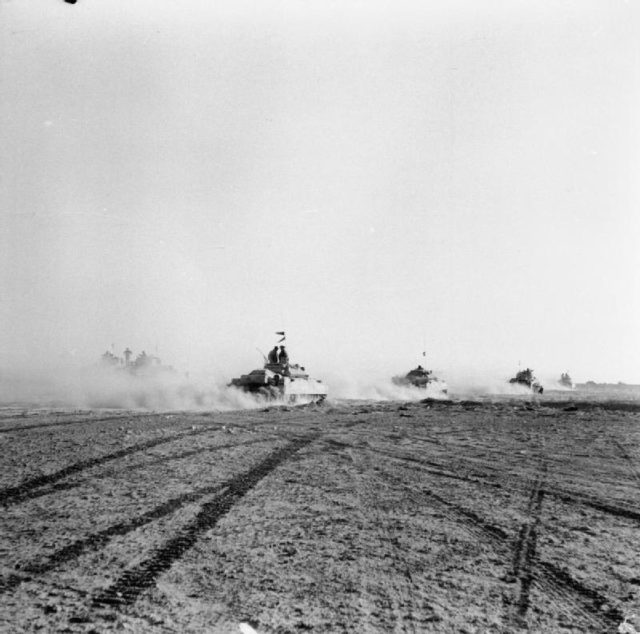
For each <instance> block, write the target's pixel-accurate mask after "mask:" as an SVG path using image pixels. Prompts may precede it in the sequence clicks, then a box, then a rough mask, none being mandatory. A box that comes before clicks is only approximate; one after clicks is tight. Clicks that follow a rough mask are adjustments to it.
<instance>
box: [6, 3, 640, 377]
mask: <svg viewBox="0 0 640 634" xmlns="http://www.w3.org/2000/svg"><path fill="white" fill-rule="evenodd" d="M0 11H1V13H2V15H1V16H0V29H1V32H0V37H1V42H0V46H1V49H0V84H1V85H0V108H1V112H0V114H1V121H2V127H1V139H0V177H1V181H0V204H1V216H0V266H1V270H0V320H1V322H0V323H1V328H0V354H2V356H3V357H4V363H5V364H6V363H12V362H16V361H17V360H20V359H23V360H24V358H25V357H30V358H31V359H32V360H37V359H39V358H40V357H43V356H47V357H49V358H72V357H75V358H76V359H82V360H83V361H87V360H88V361H91V360H94V359H96V358H97V357H98V356H99V355H100V354H101V353H102V352H104V350H106V349H108V348H110V347H111V345H112V344H114V346H115V350H116V352H120V351H121V350H122V349H124V348H125V347H126V346H130V347H131V348H132V349H134V350H135V351H139V350H141V349H146V351H147V352H153V351H155V350H156V348H157V350H158V353H159V355H160V356H161V357H162V358H163V360H165V361H166V362H168V363H171V364H173V365H175V366H176V367H179V368H180V369H182V370H188V369H190V368H195V367H200V366H208V367H210V368H212V369H215V370H216V371H218V372H219V373H220V374H221V375H228V376H232V375H233V374H234V373H237V372H238V371H240V370H243V371H248V370H250V369H251V368H252V367H255V366H256V365H257V362H258V361H259V355H258V353H257V352H256V347H258V348H261V349H262V350H264V351H266V350H267V349H268V348H269V347H270V346H271V345H273V344H274V343H275V335H274V334H273V333H274V332H275V331H277V330H282V329H286V331H287V334H288V339H287V341H288V343H289V347H290V351H291V354H292V356H293V357H294V360H299V361H301V362H302V363H303V364H305V365H307V367H308V368H309V369H311V370H312V371H315V372H314V374H316V375H318V376H322V373H323V372H328V371H330V370H331V369H332V368H333V369H335V368H336V367H339V368H340V369H341V371H344V372H362V371H366V370H367V369H371V368H374V367H375V368H377V369H378V370H380V369H381V368H382V369H383V370H384V372H387V369H388V374H396V373H398V372H399V371H401V370H403V369H407V370H408V369H409V368H410V367H412V366H414V365H415V363H416V362H417V360H418V355H419V353H420V352H421V351H422V349H423V346H426V349H427V354H428V358H427V360H428V363H429V364H430V365H431V366H433V367H436V368H438V369H440V370H442V371H444V372H445V373H447V372H448V373H455V372H457V371H462V370H464V369H468V368H476V369H482V368H487V371H491V372H496V373H499V372H504V373H506V375H508V374H509V373H512V372H514V371H515V370H516V369H517V367H518V363H521V364H522V365H523V366H525V365H529V366H532V367H534V368H535V369H536V370H537V371H538V372H539V373H541V374H548V375H552V376H553V375H559V374H560V372H562V371H564V370H569V371H570V372H571V374H572V375H573V376H574V378H575V379H577V380H580V381H584V380H588V379H594V380H601V381H618V380H623V381H627V382H637V383H640V355H639V353H640V249H639V248H638V247H639V244H640V178H639V176H640V119H639V115H638V113H640V3H639V2H636V1H629V2H627V1H624V0H597V1H594V0H561V1H558V0H536V1H535V2H534V1H527V2H519V1H514V0H504V1H501V2H499V1H493V0H487V1H478V0H473V1H469V2H451V1H449V0H446V1H445V0H433V1H431V2H423V1H420V2H418V1H416V2H408V1H404V2H403V1H398V0H393V1H389V2H372V1H366V2H364V1H362V2H359V1H355V0H354V1H351V2H349V1H346V2H345V1H340V2H330V1H327V0H321V1H320V0H318V1H314V0H304V1H303V0H297V1H294V0H283V1H268V0H267V1H265V0H256V1H255V2H243V1H238V0H230V1H229V2H224V1H222V2H213V1H211V0H187V1H185V2H178V1H177V0H175V1H169V0H136V1H135V2H131V1H130V0H126V1H125V0H78V2H77V4H75V5H70V4H66V3H64V2H62V0H0ZM423 340H424V344H423Z"/></svg>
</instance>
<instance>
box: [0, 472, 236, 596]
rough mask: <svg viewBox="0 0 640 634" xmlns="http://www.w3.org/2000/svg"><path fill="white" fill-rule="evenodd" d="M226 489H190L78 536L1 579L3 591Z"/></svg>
mask: <svg viewBox="0 0 640 634" xmlns="http://www.w3.org/2000/svg"><path fill="white" fill-rule="evenodd" d="M224 488H225V485H224V484H218V485H215V486H209V487H201V488H199V489H196V490H195V491H191V492H189V493H185V494H183V495H179V496H177V497H174V498H171V499H170V500H167V501H166V502H164V503H162V504H160V505H159V506H157V507H156V508H154V509H151V510H150V511H147V512H146V513H143V514H142V515H139V516H137V517H134V518H133V519H131V520H129V521H126V522H120V523H118V524H114V525H113V526H109V528H106V529H104V530H102V531H98V532H97V533H93V534H91V535H88V536H87V537H84V538H83V539H78V540H76V541H75V542H73V543H71V544H69V545H68V546H65V547H64V548H61V549H60V550H57V551H56V552H54V553H53V554H52V555H50V556H49V557H47V559H45V560H44V561H40V562H37V561H36V562H31V563H28V564H24V565H22V566H21V568H20V574H19V575H15V574H14V575H9V576H8V577H6V578H4V579H1V578H0V594H3V593H5V592H8V591H10V590H13V589H14V588H16V587H17V586H19V585H20V584H21V583H23V582H24V581H28V580H30V579H31V576H34V575H42V574H45V573H47V572H49V571H51V570H54V569H55V568H57V567H58V566H61V565H63V564H65V563H67V562H69V561H72V560H74V559H77V558H78V557H80V555H82V554H83V553H85V552H87V551H95V550H99V549H100V548H102V547H103V546H105V545H106V544H107V543H108V542H109V541H110V540H111V538H112V537H116V536H123V535H127V534H128V533H131V532H132V531H134V530H136V529H138V528H140V527H141V526H145V525H146V524H149V523H151V522H153V521H155V520H158V519H161V518H163V517H165V516H167V515H171V514H172V513H175V512H176V511H178V510H179V509H180V508H182V507H183V506H185V505H186V504H191V503H193V502H197V501H199V500H200V499H202V498H203V497H205V496H206V495H211V494H212V493H218V492H219V491H221V490H222V489H224Z"/></svg>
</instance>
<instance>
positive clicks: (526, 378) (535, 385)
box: [509, 368, 544, 394]
mask: <svg viewBox="0 0 640 634" xmlns="http://www.w3.org/2000/svg"><path fill="white" fill-rule="evenodd" d="M509 383H517V384H518V385H525V386H526V387H528V388H529V389H530V390H531V391H533V392H536V393H537V394H542V392H544V388H543V387H542V385H541V384H540V382H539V381H538V379H536V377H535V376H534V375H533V370H532V369H531V368H527V369H526V370H520V371H519V372H518V373H517V374H516V375H515V376H514V377H513V378H512V379H509Z"/></svg>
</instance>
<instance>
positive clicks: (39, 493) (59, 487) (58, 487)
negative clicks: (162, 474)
mask: <svg viewBox="0 0 640 634" xmlns="http://www.w3.org/2000/svg"><path fill="white" fill-rule="evenodd" d="M271 440H275V438H260V439H257V440H247V441H245V442H240V443H234V444H227V445H216V446H215V447H204V448H200V449H190V450H189V451H183V452H181V453H177V454H172V455H170V456H163V457H162V458H156V459H155V460H150V461H149V462H142V463H139V464H133V465H127V466H126V467H123V468H122V469H118V470H114V469H111V470H108V471H107V472H106V473H102V474H101V477H104V476H111V475H116V476H117V475H120V474H122V473H124V472H125V471H135V470H136V469H146V468H147V467H152V466H154V465H159V464H165V463H167V462H171V461H172V460H182V459H183V458H189V457H191V456H196V455H198V454H202V453H213V452H215V451H219V450H221V449H235V448H236V447H245V446H246V445H257V444H260V443H265V442H270V441H271ZM80 484H81V483H80V482H75V481H73V482H58V483H57V484H53V485H52V486H48V487H45V488H43V489H38V490H36V491H32V492H31V493H29V495H28V496H25V497H24V498H23V499H21V500H20V502H23V501H25V500H34V499H36V498H39V497H43V496H45V495H51V494H52V493H58V492H60V491H67V490H69V489H74V488H75V487H77V486H79V485H80Z"/></svg>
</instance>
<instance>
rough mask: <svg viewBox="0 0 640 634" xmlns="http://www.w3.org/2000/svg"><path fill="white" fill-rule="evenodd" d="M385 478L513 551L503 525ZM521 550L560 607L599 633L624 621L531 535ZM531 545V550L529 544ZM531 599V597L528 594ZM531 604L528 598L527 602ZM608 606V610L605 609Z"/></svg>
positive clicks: (533, 500)
mask: <svg viewBox="0 0 640 634" xmlns="http://www.w3.org/2000/svg"><path fill="white" fill-rule="evenodd" d="M384 478H385V479H391V480H396V481H397V482H398V484H400V485H401V486H402V487H403V488H404V489H405V490H406V492H407V498H408V499H410V500H412V501H413V502H414V503H416V504H418V505H420V504H422V503H424V502H425V501H427V502H428V501H431V500H435V501H437V502H439V503H440V505H441V509H442V510H443V512H444V514H445V516H447V517H448V518H449V519H450V520H451V521H452V522H454V523H459V521H460V520H462V525H463V526H464V528H465V529H466V530H467V532H469V533H470V534H471V535H473V536H474V537H477V538H478V539H480V540H484V541H487V542H489V543H490V544H491V545H493V546H494V547H495V548H496V549H497V550H499V551H502V552H506V551H508V550H510V548H509V542H511V535H510V534H509V533H508V532H507V531H505V530H504V529H503V528H501V527H499V526H494V525H493V524H490V523H489V522H487V521H485V520H483V519H482V518H480V517H479V516H478V515H476V513H474V512H473V511H471V510H469V509H465V508H463V507H461V506H458V505H457V504H455V503H453V502H450V501H449V500H447V499H445V498H443V497H442V496H440V495H438V494H437V493H435V492H434V491H431V490H429V489H421V490H416V489H415V488H413V487H409V486H408V485H407V484H406V483H405V482H404V481H402V480H401V479H399V478H397V477H396V476H393V475H392V474H389V473H388V472H385V474H384ZM544 493H545V490H544V489H543V488H542V486H540V488H539V491H537V492H535V494H532V495H531V497H530V504H531V510H532V512H533V513H535V512H536V507H537V505H538V500H539V504H540V505H541V504H542V499H543V495H544ZM522 543H523V546H522V547H521V548H522V550H523V552H525V553H526V551H527V550H528V551H529V555H528V559H529V561H528V562H527V561H526V559H527V557H526V556H525V564H528V567H527V568H526V570H527V571H528V573H527V575H528V577H530V579H531V583H529V587H530V586H531V584H532V583H535V584H536V585H537V586H538V587H540V589H541V590H542V591H543V592H545V594H547V595H548V596H550V597H552V598H553V599H554V600H555V601H556V602H557V603H558V604H559V605H566V606H568V607H569V609H571V610H573V612H574V613H577V614H580V615H581V616H582V618H583V619H584V620H585V621H586V622H588V623H589V624H590V625H591V626H592V627H593V626H595V627H597V628H599V630H598V631H609V630H612V628H613V627H615V626H617V625H618V624H619V623H620V622H622V620H623V618H624V614H623V613H622V612H621V611H620V610H619V609H618V608H616V607H614V606H613V605H612V604H613V601H611V600H609V599H607V598H606V597H604V596H603V595H601V594H600V593H598V592H597V591H596V590H593V589H592V588H588V587H586V586H584V585H583V584H582V583H580V582H579V581H578V580H577V579H574V578H573V577H572V576H571V575H570V574H569V573H567V572H565V571H563V570H561V569H559V568H558V567H557V566H555V565H553V564H551V563H549V562H545V561H541V560H540V559H538V558H537V557H536V556H535V541H534V538H533V535H530V537H529V539H528V540H527V541H525V540H523V542H522ZM527 543H528V544H529V546H528V548H527V545H526V544H527ZM525 596H528V595H525ZM526 600H527V601H528V598H527V599H526ZM604 607H606V608H607V609H605V610H603V608H604Z"/></svg>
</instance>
